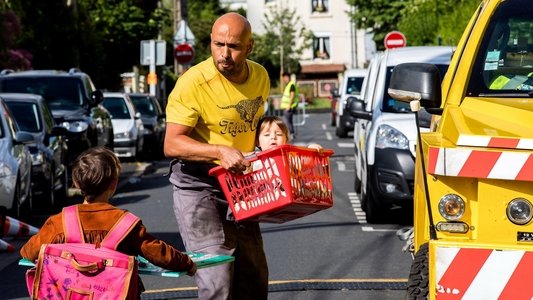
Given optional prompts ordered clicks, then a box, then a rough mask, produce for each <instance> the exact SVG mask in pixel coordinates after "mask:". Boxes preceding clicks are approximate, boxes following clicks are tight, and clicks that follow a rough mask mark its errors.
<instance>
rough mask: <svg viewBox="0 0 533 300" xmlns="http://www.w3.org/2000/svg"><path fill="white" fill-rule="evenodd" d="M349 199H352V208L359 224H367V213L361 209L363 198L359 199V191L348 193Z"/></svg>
mask: <svg viewBox="0 0 533 300" xmlns="http://www.w3.org/2000/svg"><path fill="white" fill-rule="evenodd" d="M348 199H349V200H350V203H351V205H352V209H353V212H354V215H355V218H356V219H357V222H358V223H359V224H366V223H367V222H366V214H365V212H364V211H363V210H362V209H361V200H360V199H359V196H358V195H357V193H354V192H350V193H348Z"/></svg>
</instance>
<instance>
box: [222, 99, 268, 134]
mask: <svg viewBox="0 0 533 300" xmlns="http://www.w3.org/2000/svg"><path fill="white" fill-rule="evenodd" d="M262 105H263V97H262V96H258V97H257V98H255V99H244V100H241V101H239V102H238V103H237V104H235V105H228V106H223V107H222V106H218V105H217V106H218V108H220V109H236V110H237V112H238V113H239V115H240V117H241V121H244V124H241V125H244V126H241V125H239V123H240V122H238V121H237V120H227V119H223V120H220V126H221V127H222V128H223V129H222V130H221V132H220V133H222V134H224V133H230V134H231V135H233V136H236V135H237V133H238V132H242V131H248V130H249V129H250V130H251V131H254V130H255V125H256V124H254V118H255V115H256V114H257V111H258V110H259V108H260V107H261V106H262ZM243 127H244V128H243Z"/></svg>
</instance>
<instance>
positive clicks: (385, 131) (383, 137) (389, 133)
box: [376, 125, 409, 150]
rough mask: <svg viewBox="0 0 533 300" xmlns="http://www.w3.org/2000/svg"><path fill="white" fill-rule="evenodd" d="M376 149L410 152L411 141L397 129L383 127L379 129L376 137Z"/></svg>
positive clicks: (387, 126)
mask: <svg viewBox="0 0 533 300" xmlns="http://www.w3.org/2000/svg"><path fill="white" fill-rule="evenodd" d="M376 148H379V149H384V148H396V149H401V150H408V149H409V140H408V139H407V137H406V136H405V135H404V134H403V133H401V132H400V131H398V130H397V129H395V128H393V127H391V126H389V125H381V126H379V127H378V131H377V135H376Z"/></svg>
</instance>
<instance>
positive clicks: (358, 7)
mask: <svg viewBox="0 0 533 300" xmlns="http://www.w3.org/2000/svg"><path fill="white" fill-rule="evenodd" d="M346 2H347V3H348V4H350V5H354V6H355V9H354V10H353V13H352V14H351V16H352V19H353V20H354V21H355V22H356V24H357V27H358V28H370V29H371V30H372V31H373V32H374V34H375V35H374V40H375V42H376V45H377V47H378V49H380V50H383V49H384V45H383V39H384V38H385V35H386V34H387V33H388V32H390V31H393V30H399V31H401V32H402V33H403V34H404V35H405V37H406V39H407V44H408V45H410V46H421V45H437V44H439V43H440V44H445V45H455V44H457V42H458V41H459V38H460V36H461V34H462V33H463V31H464V29H465V27H466V24H467V23H468V21H469V20H470V17H471V16H472V14H473V13H474V10H475V8H476V7H477V6H478V5H479V3H480V0H393V1H389V0H346Z"/></svg>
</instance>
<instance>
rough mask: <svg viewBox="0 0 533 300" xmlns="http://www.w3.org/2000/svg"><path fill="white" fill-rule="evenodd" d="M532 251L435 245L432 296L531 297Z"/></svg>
mask: <svg viewBox="0 0 533 300" xmlns="http://www.w3.org/2000/svg"><path fill="white" fill-rule="evenodd" d="M532 276H533V252H529V251H519V250H493V249H473V248H472V249H471V248H454V247H449V248H448V247H437V251H436V282H437V286H436V296H437V297H436V298H437V299H439V300H443V299H444V300H454V299H462V300H469V299H476V300H478V299H484V300H491V299H494V300H496V299H533V284H531V278H532Z"/></svg>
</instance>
